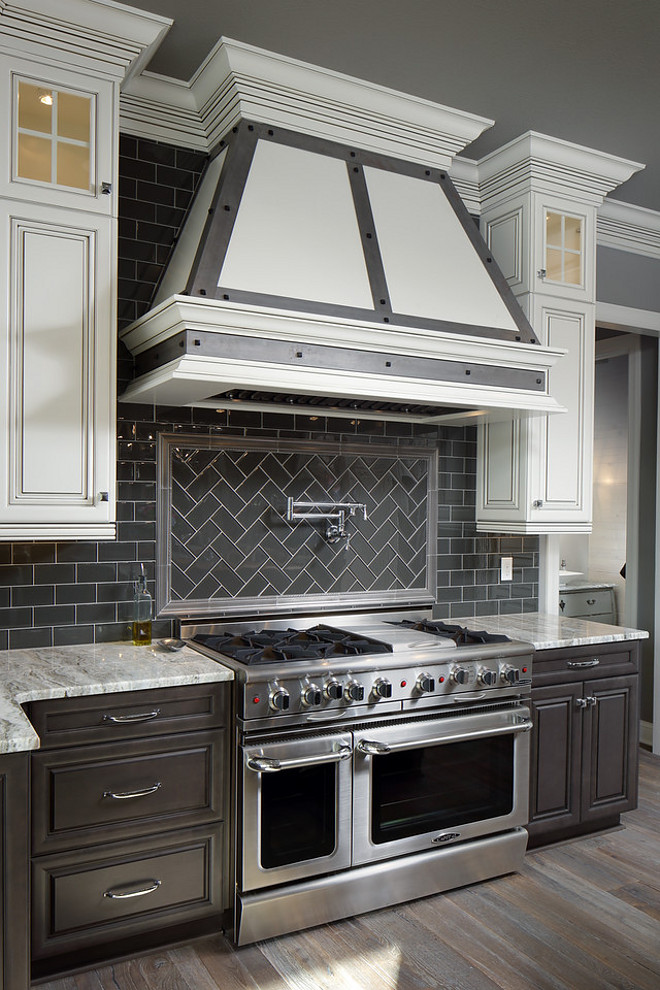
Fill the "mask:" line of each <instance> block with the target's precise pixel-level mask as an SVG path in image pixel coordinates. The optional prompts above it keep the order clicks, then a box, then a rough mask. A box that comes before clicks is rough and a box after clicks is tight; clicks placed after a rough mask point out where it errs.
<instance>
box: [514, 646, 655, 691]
mask: <svg viewBox="0 0 660 990" xmlns="http://www.w3.org/2000/svg"><path fill="white" fill-rule="evenodd" d="M638 669H639V642H638V641H636V640H626V641H624V642H618V643H595V644H593V645H591V646H579V647H575V648H572V649H571V648H570V647H568V648H566V649H561V650H537V652H536V653H535V654H534V670H533V674H532V684H533V686H534V687H541V686H542V685H544V684H559V683H575V682H576V681H585V680H590V679H592V678H595V677H608V676H618V675H621V674H636V673H637V672H638Z"/></svg>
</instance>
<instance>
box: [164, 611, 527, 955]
mask: <svg viewBox="0 0 660 990" xmlns="http://www.w3.org/2000/svg"><path fill="white" fill-rule="evenodd" d="M181 634H182V636H183V637H184V638H186V639H188V640H190V641H191V642H192V643H193V644H194V646H195V648H196V649H198V650H200V651H201V652H203V653H206V654H207V655H209V656H212V657H216V658H218V659H220V660H221V661H222V662H223V663H225V664H227V665H228V666H230V667H232V668H233V669H234V671H235V673H236V686H237V692H236V751H235V756H236V759H235V781H236V790H235V798H236V813H237V833H236V844H235V849H236V855H235V874H236V876H235V880H236V895H235V932H234V934H235V939H236V941H237V942H238V943H239V944H245V943H249V942H253V941H256V940H258V939H263V938H268V937H271V936H274V935H279V934H283V933H285V932H289V931H294V930H298V929H301V928H305V927H310V926H312V925H316V924H321V923H325V922H329V921H333V920H336V919H338V918H342V917H348V916H350V915H354V914H359V913H361V912H364V911H370V910H373V909H376V908H380V907H384V906H386V905H390V904H395V903H399V902H402V901H406V900H410V899H413V898H415V897H422V896H425V895H428V894H433V893H436V892H438V891H442V890H447V889H450V888H452V887H456V886H461V885H464V884H468V883H473V882H476V881H478V880H483V879H486V878H488V877H493V876H498V875H500V874H503V873H507V872H510V871H513V870H516V869H518V868H519V867H520V865H521V863H522V858H523V855H524V852H525V848H526V843H527V833H526V832H525V830H524V829H523V828H522V826H523V825H524V824H525V823H526V821H527V805H528V764H529V729H530V728H531V725H532V723H531V717H530V707H529V694H530V686H531V670H532V653H533V650H532V647H531V646H530V645H529V644H527V643H520V642H513V641H510V640H508V639H506V637H502V636H489V635H488V634H487V633H482V632H475V631H473V630H469V629H464V628H462V627H460V626H455V625H445V624H444V623H441V622H437V621H433V620H430V619H429V618H428V616H427V614H426V613H421V612H419V611H416V612H409V613H376V614H374V613H372V614H369V615H364V614H349V615H345V614H344V615H323V616H322V617H317V618H313V617H306V618H305V617H300V616H298V617H295V618H277V619H272V620H267V621H264V620H263V619H262V620H259V621H255V622H249V621H241V622H227V621H225V622H222V623H218V624H208V623H207V624H205V625H203V626H200V625H183V626H182V628H181Z"/></svg>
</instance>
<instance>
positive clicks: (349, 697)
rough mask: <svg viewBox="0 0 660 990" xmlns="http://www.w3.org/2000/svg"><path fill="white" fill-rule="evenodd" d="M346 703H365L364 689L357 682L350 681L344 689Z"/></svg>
mask: <svg viewBox="0 0 660 990" xmlns="http://www.w3.org/2000/svg"><path fill="white" fill-rule="evenodd" d="M344 697H345V698H346V701H364V688H363V686H362V685H361V684H358V682H357V681H348V683H347V684H346V687H345V688H344Z"/></svg>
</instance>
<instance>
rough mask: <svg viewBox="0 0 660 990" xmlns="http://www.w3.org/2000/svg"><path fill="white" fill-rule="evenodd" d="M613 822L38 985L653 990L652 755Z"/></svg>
mask: <svg viewBox="0 0 660 990" xmlns="http://www.w3.org/2000/svg"><path fill="white" fill-rule="evenodd" d="M623 823H624V826H625V827H624V828H622V829H614V830H611V831H609V832H607V833H602V834H600V835H594V836H588V837H584V838H582V839H577V840H573V841H571V842H566V843H562V844H558V845H556V846H549V847H546V848H541V849H536V850H534V851H532V852H530V853H528V855H527V857H526V860H525V864H524V866H523V869H522V871H521V872H520V873H518V874H512V875H510V876H506V877H500V878H498V879H495V880H491V881H486V882H485V883H481V884H474V885H473V886H471V887H465V888H461V889H459V890H454V891H449V892H447V893H444V894H438V895H436V896H434V897H428V898H424V899H421V900H419V901H411V902H410V903H409V904H403V905H399V906H398V907H395V908H392V909H386V910H382V911H374V912H372V913H370V914H366V915H362V916H360V917H357V918H349V919H346V920H345V921H340V922H336V923H334V924H332V925H324V926H321V927H319V928H315V929H310V930H308V931H304V932H299V933H295V934H292V935H286V936H283V937H281V938H277V939H270V940H269V941H266V942H261V943H257V944H256V945H249V946H243V947H241V948H238V947H237V946H235V945H234V944H233V943H232V942H231V941H230V940H229V939H227V938H225V937H224V936H222V935H217V936H207V937H205V938H200V939H197V940H195V941H192V942H190V943H188V944H186V945H183V946H176V947H173V948H170V949H167V950H163V951H161V952H152V953H148V954H146V955H144V956H141V957H138V958H136V959H132V960H129V961H125V962H119V963H116V964H115V965H113V966H105V967H99V968H98V969H96V970H90V971H89V972H86V973H79V974H76V975H74V976H70V977H66V978H62V979H59V980H53V981H51V982H49V983H43V984H41V987H42V990H659V988H660V758H659V757H656V756H653V755H652V754H649V753H642V755H641V759H640V801H639V807H638V808H637V809H636V810H635V811H632V812H629V813H628V814H626V815H624V816H623Z"/></svg>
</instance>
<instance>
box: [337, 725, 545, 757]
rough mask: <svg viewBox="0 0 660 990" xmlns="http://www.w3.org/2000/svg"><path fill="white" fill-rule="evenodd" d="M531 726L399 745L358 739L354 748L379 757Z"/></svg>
mask: <svg viewBox="0 0 660 990" xmlns="http://www.w3.org/2000/svg"><path fill="white" fill-rule="evenodd" d="M533 725H534V723H533V722H532V720H531V719H524V720H523V721H521V722H519V723H518V724H517V725H501V726H499V727H497V728H491V729H475V730H474V731H473V732H450V733H448V734H447V735H446V736H436V737H435V738H433V739H407V740H406V741H405V742H401V743H382V742H378V741H377V740H375V739H360V741H359V742H358V743H357V745H356V747H355V748H356V749H357V750H358V752H360V753H362V754H363V755H364V756H380V755H382V754H385V753H395V752H397V751H399V750H403V749H419V748H420V747H423V746H435V745H437V744H440V743H448V742H462V741H463V740H464V739H478V738H479V737H480V736H502V735H505V734H506V733H509V732H510V733H513V732H529V731H530V730H531V728H532V727H533Z"/></svg>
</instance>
